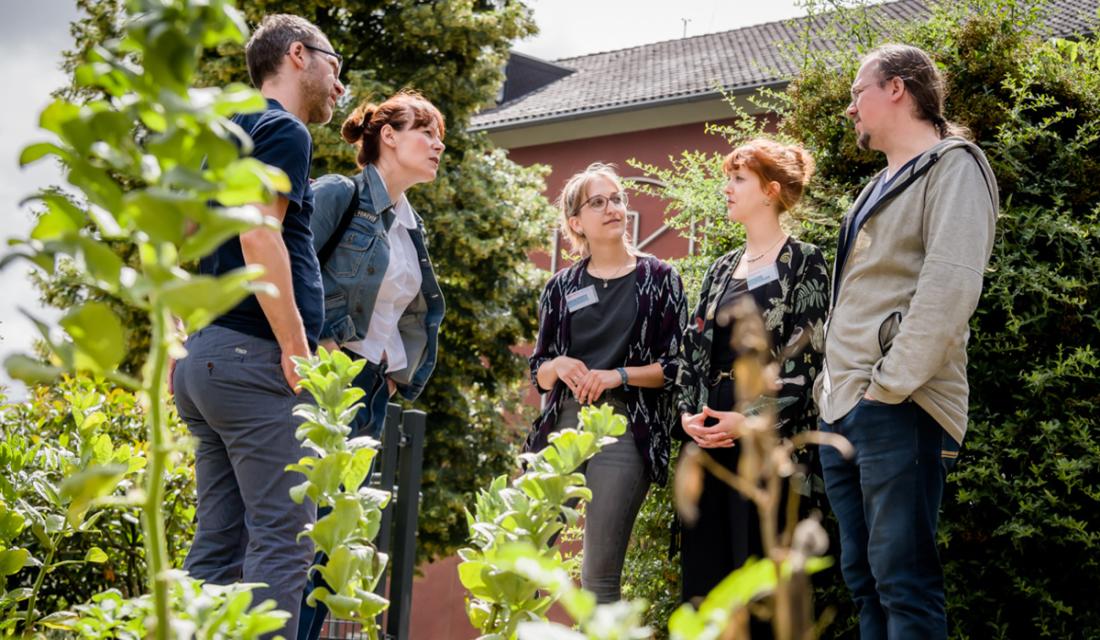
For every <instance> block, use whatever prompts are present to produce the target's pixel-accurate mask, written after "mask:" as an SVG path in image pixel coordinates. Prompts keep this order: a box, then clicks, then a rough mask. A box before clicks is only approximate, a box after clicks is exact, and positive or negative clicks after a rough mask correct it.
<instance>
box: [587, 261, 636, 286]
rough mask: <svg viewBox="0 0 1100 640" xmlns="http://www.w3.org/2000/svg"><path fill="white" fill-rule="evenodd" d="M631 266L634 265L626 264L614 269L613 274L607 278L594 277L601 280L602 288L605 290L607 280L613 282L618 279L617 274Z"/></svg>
mask: <svg viewBox="0 0 1100 640" xmlns="http://www.w3.org/2000/svg"><path fill="white" fill-rule="evenodd" d="M632 264H634V263H633V262H628V263H626V264H624V265H623V266H621V267H619V268H618V269H616V270H615V273H613V274H611V275H610V276H608V277H607V278H605V277H603V276H596V277H597V278H599V279H600V280H603V288H604V289H606V288H607V281H608V280H614V279H615V278H617V277H619V274H621V273H622V272H623V270H624V269H626V268H627V267H629V266H630V265H632Z"/></svg>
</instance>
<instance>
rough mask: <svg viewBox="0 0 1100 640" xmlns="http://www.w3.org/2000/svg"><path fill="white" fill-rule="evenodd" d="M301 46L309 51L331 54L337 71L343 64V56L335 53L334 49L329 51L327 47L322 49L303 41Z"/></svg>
mask: <svg viewBox="0 0 1100 640" xmlns="http://www.w3.org/2000/svg"><path fill="white" fill-rule="evenodd" d="M302 46H303V47H305V48H306V49H309V50H310V51H316V52H317V53H323V54H325V55H326V56H332V57H333V58H336V65H337V71H339V70H340V68H342V67H343V66H344V56H342V55H340V54H339V53H336V52H335V51H329V50H328V49H322V48H321V47H315V46H313V45H311V44H306V43H304V42H303V43H302Z"/></svg>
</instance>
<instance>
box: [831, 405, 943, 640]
mask: <svg viewBox="0 0 1100 640" xmlns="http://www.w3.org/2000/svg"><path fill="white" fill-rule="evenodd" d="M821 430H822V431H831V432H833V433H838V434H840V435H842V436H844V437H845V438H847V439H848V440H849V441H850V442H851V443H852V446H853V447H854V448H855V452H856V453H855V458H854V459H853V460H845V459H844V458H843V457H841V455H840V454H839V453H838V452H837V450H836V449H833V448H832V447H822V448H821V466H822V469H823V471H824V474H825V492H826V495H827V496H828V498H829V503H830V504H831V505H832V509H833V512H834V513H836V517H837V520H838V521H839V523H840V567H841V571H842V573H843V574H844V581H845V583H847V585H848V588H849V589H850V590H851V592H852V597H853V599H854V600H855V602H856V606H857V607H858V608H859V631H860V637H861V638H862V639H863V640H879V639H886V638H889V639H890V640H902V639H909V638H913V639H919V640H935V639H943V638H946V637H947V616H946V614H945V613H944V596H943V569H942V568H941V566H940V560H939V554H938V553H937V551H936V527H937V525H938V521H939V509H940V500H941V499H942V497H943V486H944V480H945V479H946V477H947V472H948V471H949V470H950V468H951V466H952V465H953V464H954V461H955V458H956V456H957V454H958V445H957V444H956V443H955V441H954V440H953V439H952V438H951V437H950V436H948V435H947V434H946V433H945V432H944V430H943V429H942V428H941V427H940V426H939V424H937V423H936V421H935V420H934V419H933V418H932V417H931V416H929V415H928V413H927V412H925V411H924V409H921V408H920V406H919V405H917V404H916V403H915V402H911V401H906V402H902V403H901V404H897V405H888V404H883V403H880V402H874V401H871V400H866V399H864V400H860V402H859V404H857V405H856V406H855V408H854V409H852V410H851V411H850V412H849V413H848V415H846V416H844V417H843V418H841V419H840V421H838V422H836V423H835V424H829V423H826V422H822V423H821Z"/></svg>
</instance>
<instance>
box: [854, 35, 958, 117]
mask: <svg viewBox="0 0 1100 640" xmlns="http://www.w3.org/2000/svg"><path fill="white" fill-rule="evenodd" d="M863 60H864V62H870V61H871V60H874V61H876V62H877V63H878V75H879V83H880V84H882V83H885V82H886V81H888V80H890V79H891V78H900V79H901V81H902V82H903V83H905V90H906V91H908V92H909V95H911V96H913V106H914V108H915V109H916V116H917V118H919V119H921V120H926V121H928V122H931V123H932V126H934V127H935V128H936V132H937V133H939V134H940V137H941V138H946V137H947V136H960V137H963V138H968V139H969V138H970V130H969V129H967V128H966V127H964V126H962V125H959V124H955V123H954V122H950V121H949V120H947V118H945V117H944V115H943V103H944V99H945V97H946V93H947V90H946V88H945V87H944V82H943V76H942V75H940V72H939V69H937V68H936V63H934V62H932V58H931V57H929V55H928V54H927V53H925V52H924V51H923V50H921V49H918V48H917V47H913V46H910V45H907V44H884V45H882V46H880V47H876V48H874V49H872V50H871V51H870V53H868V54H867V55H866V56H865V57H864V58H863Z"/></svg>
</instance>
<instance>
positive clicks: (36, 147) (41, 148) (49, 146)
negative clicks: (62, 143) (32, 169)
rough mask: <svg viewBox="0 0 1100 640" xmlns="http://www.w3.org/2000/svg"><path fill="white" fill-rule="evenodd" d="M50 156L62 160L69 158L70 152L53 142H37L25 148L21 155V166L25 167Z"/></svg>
mask: <svg viewBox="0 0 1100 640" xmlns="http://www.w3.org/2000/svg"><path fill="white" fill-rule="evenodd" d="M50 154H52V155H55V156H57V157H58V158H61V159H62V160H65V159H67V158H68V157H69V152H68V151H67V150H66V149H62V148H61V147H59V146H57V145H56V144H54V143H52V142H36V143H35V144H31V145H27V146H26V147H24V148H23V152H22V153H20V154H19V166H21V167H25V166H27V165H28V164H30V163H32V162H35V161H37V160H39V159H40V158H42V157H44V156H47V155H50Z"/></svg>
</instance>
